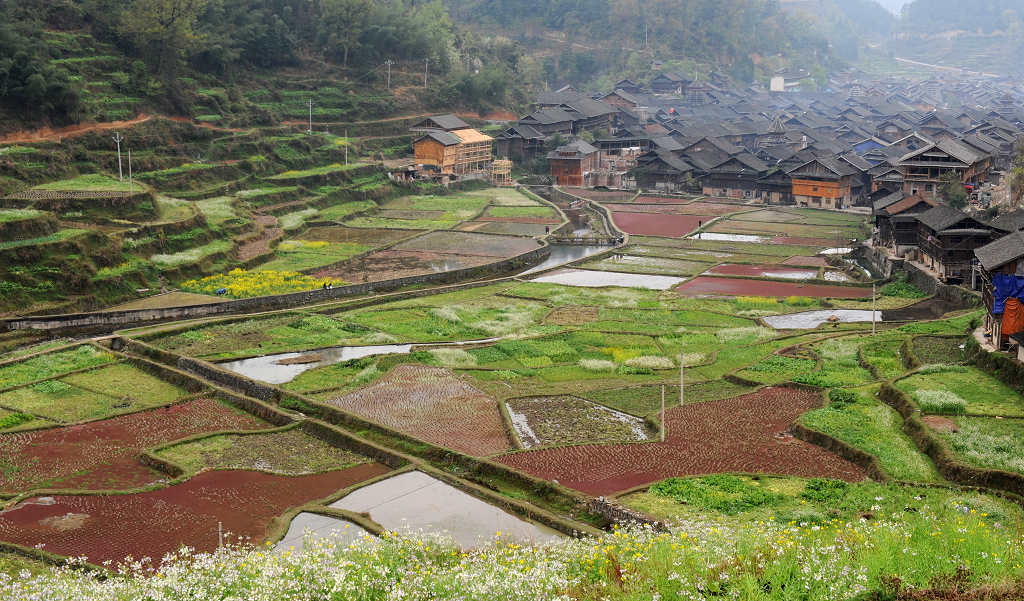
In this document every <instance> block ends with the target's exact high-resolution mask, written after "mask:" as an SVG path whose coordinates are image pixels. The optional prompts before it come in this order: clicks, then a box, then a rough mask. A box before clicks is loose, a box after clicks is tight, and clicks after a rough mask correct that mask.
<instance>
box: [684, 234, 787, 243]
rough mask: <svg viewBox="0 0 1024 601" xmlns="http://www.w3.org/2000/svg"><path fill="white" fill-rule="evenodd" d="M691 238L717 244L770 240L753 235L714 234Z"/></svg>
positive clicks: (698, 235)
mask: <svg viewBox="0 0 1024 601" xmlns="http://www.w3.org/2000/svg"><path fill="white" fill-rule="evenodd" d="M690 238H691V239H694V240H712V241H717V242H764V241H766V240H768V238H766V237H764V236H754V235H751V234H716V233H714V232H701V233H699V234H697V235H695V236H690Z"/></svg>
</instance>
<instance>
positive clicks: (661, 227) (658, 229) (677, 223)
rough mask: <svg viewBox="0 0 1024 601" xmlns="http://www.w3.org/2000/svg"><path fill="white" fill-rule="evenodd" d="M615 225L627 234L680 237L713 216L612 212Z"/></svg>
mask: <svg viewBox="0 0 1024 601" xmlns="http://www.w3.org/2000/svg"><path fill="white" fill-rule="evenodd" d="M612 219H614V220H615V225H616V226H618V228H619V229H620V230H622V231H624V232H626V233H628V234H635V235H638V236H665V237H669V238H682V237H684V236H686V235H687V234H689V233H690V232H692V231H694V230H696V229H697V228H698V227H700V222H701V221H703V222H704V223H707V222H708V221H710V220H711V219H714V218H713V217H708V216H700V215H664V214H659V213H625V212H613V213H612Z"/></svg>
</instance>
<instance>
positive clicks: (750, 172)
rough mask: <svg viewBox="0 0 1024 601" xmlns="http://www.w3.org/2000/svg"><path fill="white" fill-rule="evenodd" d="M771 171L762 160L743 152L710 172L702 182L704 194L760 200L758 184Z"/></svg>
mask: <svg viewBox="0 0 1024 601" xmlns="http://www.w3.org/2000/svg"><path fill="white" fill-rule="evenodd" d="M770 171H771V167H769V166H768V165H766V164H765V163H764V161H762V160H761V159H759V158H757V157H755V156H754V155H752V154H750V153H749V152H741V153H739V154H737V155H736V156H731V157H729V158H727V159H726V160H724V161H723V162H722V163H721V164H719V165H715V166H714V167H712V168H711V169H709V170H708V173H707V175H706V176H705V177H704V179H703V182H702V184H703V188H704V194H707V195H708V196H717V197H721V198H740V199H744V200H754V199H756V198H759V196H758V190H759V188H758V182H759V181H760V180H761V178H763V177H765V176H766V175H768V173H769V172H770Z"/></svg>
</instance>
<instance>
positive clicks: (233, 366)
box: [218, 338, 501, 384]
mask: <svg viewBox="0 0 1024 601" xmlns="http://www.w3.org/2000/svg"><path fill="white" fill-rule="evenodd" d="M498 340H501V338H483V339H480V340H463V341H461V342H423V343H416V344H381V345H376V346H334V347H331V348H325V349H320V350H313V351H302V352H297V353H279V354H276V355H265V356H263V357H252V358H250V359H239V360H237V361H227V362H224V363H220V364H218V365H219V367H223V368H224V369H227V370H230V371H233V372H235V373H236V374H241V375H243V376H245V377H247V378H252V379H253V380H260V381H263V382H266V383H267V384H285V383H287V382H291V381H292V380H294V379H295V378H297V377H298V376H299V374H301V373H302V372H304V371H309V370H311V369H316V368H317V367H324V366H325V365H333V364H335V363H341V362H343V361H351V360H352V359H361V358H363V357H370V356H372V355H404V354H407V353H410V352H412V350H413V349H414V348H426V347H430V348H434V347H439V346H464V345H467V344H486V343H488V342H496V341H498ZM303 355H319V356H320V360H319V361H313V362H310V363H294V364H291V365H280V363H281V362H282V361H286V360H287V359H294V358H295V357H301V356H303Z"/></svg>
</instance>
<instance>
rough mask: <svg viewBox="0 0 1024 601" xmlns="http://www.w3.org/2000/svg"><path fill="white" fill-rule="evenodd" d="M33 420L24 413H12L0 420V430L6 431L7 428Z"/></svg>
mask: <svg viewBox="0 0 1024 601" xmlns="http://www.w3.org/2000/svg"><path fill="white" fill-rule="evenodd" d="M34 419H35V418H34V417H32V416H31V415H28V414H26V413H12V414H10V415H6V416H4V417H2V418H0V430H6V429H7V428H13V427H14V426H20V425H21V424H24V423H27V422H30V421H32V420H34Z"/></svg>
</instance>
